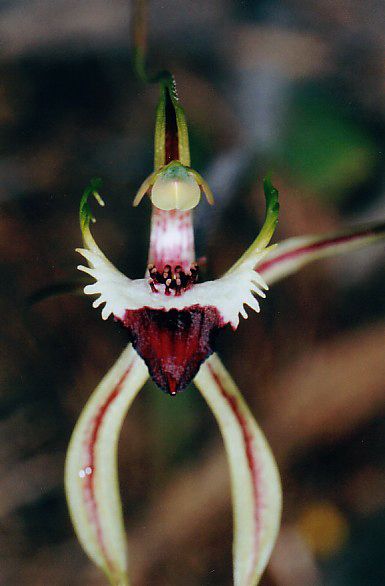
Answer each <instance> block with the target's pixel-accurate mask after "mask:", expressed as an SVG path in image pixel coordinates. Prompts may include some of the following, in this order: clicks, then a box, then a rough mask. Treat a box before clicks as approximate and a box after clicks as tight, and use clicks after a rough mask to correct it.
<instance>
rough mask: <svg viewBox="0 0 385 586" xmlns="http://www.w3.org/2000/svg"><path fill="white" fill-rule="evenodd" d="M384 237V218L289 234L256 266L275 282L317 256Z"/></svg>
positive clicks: (320, 256)
mask: <svg viewBox="0 0 385 586" xmlns="http://www.w3.org/2000/svg"><path fill="white" fill-rule="evenodd" d="M384 237H385V224H384V223H383V222H382V223H380V224H372V225H367V226H361V227H357V228H351V229H350V230H343V231H340V232H334V233H332V234H323V235H321V236H301V237H299V238H289V239H288V240H284V241H283V242H280V243H279V244H277V245H276V246H275V247H274V248H272V249H271V252H270V254H269V256H268V257H266V258H265V259H263V260H262V262H261V263H258V264H257V265H256V269H257V270H258V273H259V274H260V275H261V276H262V277H263V278H264V279H265V281H266V283H267V284H268V285H272V284H273V283H276V282H277V281H280V280H281V279H284V278H285V277H288V276H289V275H291V274H293V273H296V272H297V271H299V270H300V269H301V268H302V267H304V266H305V265H307V264H308V263H310V262H312V261H314V260H319V259H322V258H327V257H330V256H334V255H337V254H343V253H345V252H350V251H353V250H355V249H359V248H363V247H364V246H367V245H368V244H373V243H375V242H376V241H377V240H381V239H383V238H384Z"/></svg>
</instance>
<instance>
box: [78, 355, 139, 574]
mask: <svg viewBox="0 0 385 586" xmlns="http://www.w3.org/2000/svg"><path fill="white" fill-rule="evenodd" d="M132 366H133V362H132V363H131V364H130V365H129V366H128V368H127V370H126V371H125V373H124V374H123V375H122V376H121V378H120V380H119V381H118V384H117V385H116V386H115V387H114V389H113V390H112V391H111V393H110V394H109V395H108V397H106V399H105V400H104V402H103V403H102V405H101V406H100V407H99V410H98V411H97V413H96V415H95V417H94V419H93V420H92V423H91V429H90V431H89V439H88V440H86V441H85V452H86V455H85V461H86V464H85V465H84V468H83V470H84V471H86V475H85V476H84V479H83V492H84V502H85V504H86V508H87V509H88V518H89V521H90V523H91V524H93V525H94V526H95V530H96V535H97V540H98V543H99V547H100V549H101V551H102V553H103V555H104V557H105V558H106V560H107V563H108V565H109V566H110V570H111V571H112V572H113V571H114V564H113V562H112V561H111V560H110V559H109V555H108V552H107V549H106V545H105V543H104V537H103V530H102V526H101V524H100V519H99V511H98V504H97V502H96V498H95V486H94V472H95V446H96V442H97V439H98V435H99V431H100V428H101V426H102V424H103V421H104V418H105V415H106V413H107V411H108V409H109V407H110V406H111V404H112V403H113V402H114V401H115V399H116V398H117V397H118V395H119V393H120V392H121V390H122V387H123V384H124V382H125V380H126V378H127V376H128V375H129V373H130V372H131V370H132Z"/></svg>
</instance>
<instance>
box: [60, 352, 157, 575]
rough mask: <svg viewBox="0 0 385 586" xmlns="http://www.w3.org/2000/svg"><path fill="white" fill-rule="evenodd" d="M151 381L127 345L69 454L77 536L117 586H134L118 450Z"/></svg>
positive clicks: (96, 395)
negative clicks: (127, 421) (139, 396)
mask: <svg viewBox="0 0 385 586" xmlns="http://www.w3.org/2000/svg"><path fill="white" fill-rule="evenodd" d="M147 378H148V370H147V367H146V365H145V364H144V362H143V360H142V359H141V358H140V357H139V356H138V354H137V353H136V352H135V350H134V349H133V348H132V347H131V345H129V346H127V348H126V349H125V350H124V351H123V353H122V354H121V356H120V358H119V359H118V360H117V361H116V363H115V364H114V366H113V367H112V368H111V370H110V371H109V372H108V373H107V375H106V376H105V377H104V378H103V380H102V381H101V383H100V384H99V385H98V386H97V387H96V389H95V391H94V392H93V394H92V395H91V397H90V399H89V400H88V403H87V404H86V406H85V407H84V409H83V411H82V414H81V416H80V418H79V421H78V422H77V424H76V427H75V429H74V432H73V434H72V438H71V441H70V445H69V448H68V452H67V459H66V469H65V488H66V494H67V500H68V505H69V510H70V514H71V518H72V522H73V525H74V528H75V531H76V533H77V536H78V538H79V541H80V542H81V544H82V545H83V547H84V549H85V551H86V552H87V554H88V555H89V556H90V558H91V559H92V560H93V561H94V562H95V563H96V564H97V565H98V566H99V567H100V568H101V569H102V570H103V571H104V572H105V574H106V575H107V577H108V578H109V580H110V582H111V584H113V585H114V586H128V584H129V580H128V577H127V570H128V559H127V551H126V538H125V531H124V524H123V518H122V511H121V504H120V496H119V483H118V474H117V445H118V439H119V434H120V429H121V426H122V423H123V420H124V417H125V415H126V413H127V410H128V408H129V407H130V405H131V403H132V401H133V399H134V398H135V396H136V394H137V393H138V391H139V390H140V389H141V388H142V386H143V385H144V383H145V382H146V380H147Z"/></svg>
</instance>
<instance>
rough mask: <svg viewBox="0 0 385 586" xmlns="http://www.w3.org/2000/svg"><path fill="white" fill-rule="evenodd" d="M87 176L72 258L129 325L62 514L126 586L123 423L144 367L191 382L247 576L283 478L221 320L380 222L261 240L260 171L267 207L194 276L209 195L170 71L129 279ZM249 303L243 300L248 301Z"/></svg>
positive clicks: (92, 406)
mask: <svg viewBox="0 0 385 586" xmlns="http://www.w3.org/2000/svg"><path fill="white" fill-rule="evenodd" d="M99 190H100V182H99V181H98V180H94V181H93V182H92V183H91V185H90V186H89V187H88V188H87V189H86V191H85V192H84V194H83V197H82V200H81V204H80V225H81V231H82V235H83V243H84V246H83V247H82V248H79V249H77V250H78V252H79V253H80V254H81V255H82V257H84V259H85V260H86V261H87V265H86V266H85V265H80V266H79V267H78V268H79V269H80V270H81V271H83V272H85V273H87V274H88V275H89V276H90V277H91V279H93V282H92V284H89V285H87V286H86V287H85V289H84V292H85V293H86V294H87V295H95V296H96V299H95V300H94V302H93V307H95V308H99V307H101V306H103V307H102V310H101V314H102V318H103V319H105V320H106V319H108V318H109V317H110V316H112V317H113V319H114V320H115V321H117V322H119V323H120V324H122V325H123V326H124V327H125V328H126V329H127V332H128V338H129V340H130V344H129V345H128V346H127V348H126V349H125V350H124V351H123V353H122V355H121V356H120V358H119V359H118V360H117V361H116V363H115V364H114V365H113V366H112V368H111V369H110V371H109V372H108V373H107V374H106V376H105V377H104V379H103V380H102V381H101V383H100V384H99V385H98V387H97V388H96V390H95V391H94V393H93V394H92V395H91V397H90V399H89V401H88V403H87V404H86V406H85V408H84V410H83V412H82V414H81V416H80V418H79V421H78V423H77V425H76V427H75V430H74V432H73V435H72V438H71V442H70V446H69V449H68V455H67V460H66V474H65V482H66V492H67V499H68V504H69V509H70V514H71V517H72V521H73V524H74V527H75V530H76V533H77V535H78V538H79V540H80V542H81V544H82V545H83V547H84V549H85V551H86V552H87V554H88V555H89V557H90V558H91V559H92V560H93V561H94V562H95V563H96V564H97V565H98V566H99V567H100V568H101V569H102V570H103V571H104V572H105V574H106V576H107V577H108V579H109V580H110V583H111V584H113V585H115V586H118V585H119V586H123V585H128V584H129V578H128V575H129V564H128V556H127V551H126V540H125V531H124V525H123V518H122V512H121V506H120V498H119V487H118V476H117V444H118V439H119V432H120V429H121V425H122V422H123V420H124V417H125V415H126V413H127V410H128V408H129V407H130V405H131V403H132V401H133V399H134V398H135V396H136V394H137V393H138V392H139V390H140V389H141V388H142V386H143V384H144V383H145V382H146V380H147V379H148V377H149V376H150V377H151V378H152V379H153V381H154V382H155V383H156V385H157V386H158V387H159V388H160V389H162V390H163V391H165V392H166V393H169V394H170V395H173V396H176V395H177V393H179V392H181V391H183V390H184V389H185V388H186V387H187V386H188V385H189V384H190V383H191V382H192V381H193V382H194V384H195V386H196V387H197V388H198V389H199V391H200V392H201V393H202V395H203V397H204V398H205V399H206V401H207V403H208V405H209V407H210V408H211V409H212V411H213V413H214V415H215V418H216V420H217V422H218V424H219V427H220V430H221V433H222V435H223V440H224V445H225V449H226V452H227V456H228V461H229V467H230V476H231V488H232V499H233V509H234V545H233V565H234V584H235V585H236V586H253V585H255V584H257V583H258V581H259V578H260V576H261V574H262V572H263V570H264V569H265V567H266V564H267V562H268V560H269V557H270V553H271V551H272V548H273V545H274V542H275V539H276V536H277V533H278V529H279V523H280V512H281V488H280V481H279V475H278V471H277V468H276V465H275V461H274V458H273V455H272V453H271V451H270V448H269V446H268V444H267V442H266V439H265V437H264V435H263V433H262V431H261V430H260V429H259V427H258V425H257V423H256V421H255V420H254V417H253V415H252V413H251V411H250V410H249V409H248V407H247V405H246V404H245V402H244V400H243V398H242V396H241V394H240V392H239V390H238V389H237V386H236V384H235V383H234V381H233V380H232V379H231V377H230V375H229V373H228V372H227V371H226V370H225V368H224V366H223V365H222V363H221V361H220V359H219V358H218V356H217V355H216V354H215V353H214V347H215V338H216V336H217V335H218V333H219V332H220V330H221V329H222V328H224V327H225V326H227V325H230V326H231V327H232V328H233V329H234V330H235V329H236V328H237V326H238V324H239V319H240V316H241V317H243V318H246V317H247V312H246V311H247V310H249V311H250V310H251V311H255V312H259V310H260V306H259V302H258V300H257V297H259V298H264V297H265V296H266V291H267V290H268V286H269V285H271V284H272V283H274V282H276V281H278V280H280V279H282V278H283V277H285V276H287V275H289V274H291V273H293V272H295V271H297V270H299V269H300V268H301V267H302V266H304V265H305V264H307V263H308V262H310V261H313V260H316V259H318V258H323V257H326V256H329V255H333V254H336V253H339V252H346V251H348V250H351V249H354V248H358V247H361V246H363V245H365V244H369V243H371V242H373V241H375V240H377V239H379V238H383V237H384V236H385V226H384V225H383V224H382V225H378V226H372V227H364V228H362V229H355V230H350V231H349V230H347V231H346V232H343V233H338V234H332V235H327V236H309V237H300V238H293V239H290V240H287V241H285V242H282V243H280V244H278V245H277V244H276V245H273V246H269V243H270V240H271V238H272V236H273V233H274V230H275V227H276V224H277V221H278V210H279V206H278V192H277V190H276V189H275V188H274V187H273V185H272V183H271V181H270V179H269V178H268V179H265V180H264V191H265V198H266V217H265V222H264V224H263V227H262V229H261V231H260V233H259V235H258V237H257V238H256V240H255V241H254V242H253V243H252V244H251V246H250V247H249V249H248V250H246V252H245V253H244V254H243V256H242V257H241V258H240V259H239V260H238V261H237V262H236V263H235V264H234V265H233V266H232V267H229V269H228V271H227V272H226V273H225V274H224V275H223V276H221V277H220V278H218V279H216V280H213V281H206V282H200V280H199V267H198V264H197V262H196V258H195V251H194V234H193V224H192V210H193V208H194V207H196V206H197V205H198V203H199V200H200V198H201V195H202V194H204V195H205V196H206V198H207V200H208V201H209V203H211V204H212V203H213V196H212V194H211V191H210V189H209V187H208V186H207V184H206V182H205V181H204V180H203V178H202V177H201V176H200V175H199V174H198V173H197V172H196V171H194V170H193V169H192V168H191V167H190V156H189V146H188V135H187V126H186V122H185V118H184V113H183V110H182V108H181V106H180V103H179V100H178V98H177V95H176V92H175V86H174V84H173V82H172V81H171V82H170V79H168V80H166V81H165V82H164V83H161V97H160V101H159V105H158V109H157V115H156V129H155V171H154V172H153V173H152V174H151V175H150V176H149V177H148V179H146V180H145V181H144V183H143V185H142V186H141V187H140V189H139V191H138V194H137V196H136V197H135V200H134V205H138V204H139V202H140V201H141V200H142V199H143V198H144V197H148V198H149V199H150V201H151V204H152V220H151V237H150V246H149V255H148V266H147V269H146V272H145V276H144V278H141V279H130V278H129V277H127V276H125V275H123V274H122V273H121V272H120V271H119V270H118V269H117V268H116V267H115V266H114V265H113V264H112V263H111V262H110V261H109V260H108V258H107V257H106V256H105V254H104V253H103V252H102V251H101V249H100V248H99V246H98V245H97V243H96V242H95V240H94V238H93V236H92V234H91V231H90V224H91V221H93V220H94V218H93V215H92V212H91V209H90V206H89V198H90V197H91V196H93V197H95V198H96V200H97V201H98V203H99V204H100V205H104V202H103V200H102V199H101V197H100V193H99ZM246 308H247V310H246Z"/></svg>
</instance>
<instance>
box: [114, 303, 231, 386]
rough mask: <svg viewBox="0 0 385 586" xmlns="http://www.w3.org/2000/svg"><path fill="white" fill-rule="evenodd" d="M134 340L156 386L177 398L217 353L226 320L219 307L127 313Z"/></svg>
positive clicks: (143, 309) (124, 321)
mask: <svg viewBox="0 0 385 586" xmlns="http://www.w3.org/2000/svg"><path fill="white" fill-rule="evenodd" d="M123 324H124V326H125V327H126V328H127V329H128V331H129V335H130V340H131V342H132V344H133V346H134V348H135V350H136V351H137V352H138V354H139V355H140V356H141V357H142V358H143V360H144V361H145V363H146V364H147V367H148V370H149V372H150V375H151V377H152V379H153V380H154V381H155V383H156V384H157V385H158V387H160V388H161V389H162V390H163V391H165V392H166V393H169V394H170V395H176V393H179V392H180V391H183V390H184V389H185V388H186V387H187V385H188V384H189V383H190V382H191V381H192V379H193V378H194V376H195V375H196V373H197V372H198V370H199V367H200V365H201V364H202V362H204V361H205V360H206V358H208V357H209V356H210V354H212V353H213V351H214V349H213V344H214V341H215V337H216V334H217V333H218V330H219V329H220V328H221V327H223V324H222V318H221V316H220V314H219V313H218V310H217V309H216V308H215V307H211V306H208V307H201V306H199V305H194V306H192V307H189V308H188V309H183V310H177V309H170V310H168V311H166V310H164V309H151V308H148V307H143V308H142V309H137V310H127V311H126V313H125V316H124V319H123Z"/></svg>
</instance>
